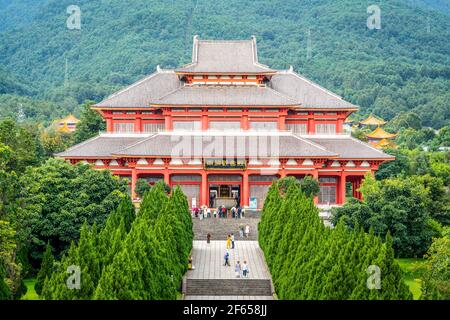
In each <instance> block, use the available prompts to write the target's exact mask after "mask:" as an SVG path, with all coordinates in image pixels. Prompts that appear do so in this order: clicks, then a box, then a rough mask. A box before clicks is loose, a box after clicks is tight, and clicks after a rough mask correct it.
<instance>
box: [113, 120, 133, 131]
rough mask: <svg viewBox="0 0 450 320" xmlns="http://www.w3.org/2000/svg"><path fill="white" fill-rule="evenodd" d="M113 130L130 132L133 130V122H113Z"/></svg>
mask: <svg viewBox="0 0 450 320" xmlns="http://www.w3.org/2000/svg"><path fill="white" fill-rule="evenodd" d="M114 132H117V133H131V132H134V123H117V122H116V123H114Z"/></svg>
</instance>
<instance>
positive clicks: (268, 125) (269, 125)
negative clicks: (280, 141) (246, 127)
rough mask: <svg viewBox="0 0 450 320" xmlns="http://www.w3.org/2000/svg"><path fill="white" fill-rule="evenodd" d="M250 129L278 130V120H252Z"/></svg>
mask: <svg viewBox="0 0 450 320" xmlns="http://www.w3.org/2000/svg"><path fill="white" fill-rule="evenodd" d="M250 129H251V130H255V131H267V130H269V131H273V130H277V122H275V121H251V122H250Z"/></svg>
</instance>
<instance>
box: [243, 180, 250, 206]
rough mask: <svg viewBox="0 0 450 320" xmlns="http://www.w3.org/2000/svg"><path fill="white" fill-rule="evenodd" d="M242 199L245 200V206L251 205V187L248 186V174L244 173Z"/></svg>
mask: <svg viewBox="0 0 450 320" xmlns="http://www.w3.org/2000/svg"><path fill="white" fill-rule="evenodd" d="M242 198H243V200H244V201H243V204H244V206H247V207H248V205H249V198H250V186H249V184H248V172H247V171H244V173H243V174H242Z"/></svg>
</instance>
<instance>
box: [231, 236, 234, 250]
mask: <svg viewBox="0 0 450 320" xmlns="http://www.w3.org/2000/svg"><path fill="white" fill-rule="evenodd" d="M231 249H234V234H233V233H232V234H231Z"/></svg>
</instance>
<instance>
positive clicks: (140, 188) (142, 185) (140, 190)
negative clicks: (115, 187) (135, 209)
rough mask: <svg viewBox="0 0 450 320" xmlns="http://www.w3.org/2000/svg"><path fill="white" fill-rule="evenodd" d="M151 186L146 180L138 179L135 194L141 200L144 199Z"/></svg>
mask: <svg viewBox="0 0 450 320" xmlns="http://www.w3.org/2000/svg"><path fill="white" fill-rule="evenodd" d="M150 188H151V186H150V185H149V183H148V182H147V180H145V179H137V181H136V187H135V188H134V192H136V194H137V196H138V197H139V198H142V197H143V196H144V194H145V193H146V192H147V191H148V190H150Z"/></svg>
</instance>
